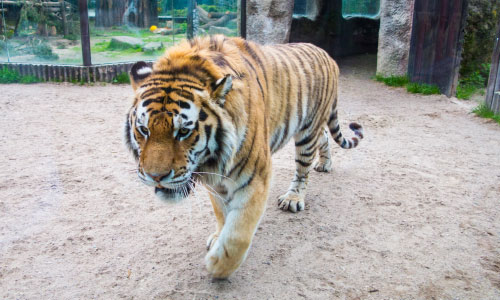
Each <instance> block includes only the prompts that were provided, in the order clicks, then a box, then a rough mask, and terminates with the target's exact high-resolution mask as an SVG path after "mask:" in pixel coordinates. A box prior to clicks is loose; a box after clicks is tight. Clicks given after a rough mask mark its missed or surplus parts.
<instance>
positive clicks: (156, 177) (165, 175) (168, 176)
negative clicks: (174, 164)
mask: <svg viewBox="0 0 500 300" xmlns="http://www.w3.org/2000/svg"><path fill="white" fill-rule="evenodd" d="M145 174H146V175H147V176H149V177H151V179H153V180H154V181H156V182H158V183H159V182H161V181H163V180H165V179H171V178H172V177H174V170H170V171H169V172H167V173H163V174H158V173H146V172H145Z"/></svg>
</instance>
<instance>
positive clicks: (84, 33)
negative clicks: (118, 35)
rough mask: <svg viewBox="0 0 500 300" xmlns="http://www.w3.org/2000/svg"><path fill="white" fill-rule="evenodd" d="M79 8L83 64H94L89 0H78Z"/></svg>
mask: <svg viewBox="0 0 500 300" xmlns="http://www.w3.org/2000/svg"><path fill="white" fill-rule="evenodd" d="M78 10H79V12H80V32H81V36H80V38H81V41H82V58H83V65H84V66H90V65H92V60H91V59H90V34H89V11H88V8H87V0H78Z"/></svg>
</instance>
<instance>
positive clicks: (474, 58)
mask: <svg viewBox="0 0 500 300" xmlns="http://www.w3.org/2000/svg"><path fill="white" fill-rule="evenodd" d="M499 10H500V1H492V0H469V5H468V17H467V24H466V27H465V36H464V45H463V51H462V61H461V63H460V76H461V77H468V76H469V75H471V73H473V72H475V71H476V70H478V69H480V66H481V65H482V64H484V63H489V62H490V61H491V53H492V51H493V45H494V43H495V32H496V25H497V22H498V13H499ZM482 75H483V77H485V78H486V79H487V78H488V73H486V74H482Z"/></svg>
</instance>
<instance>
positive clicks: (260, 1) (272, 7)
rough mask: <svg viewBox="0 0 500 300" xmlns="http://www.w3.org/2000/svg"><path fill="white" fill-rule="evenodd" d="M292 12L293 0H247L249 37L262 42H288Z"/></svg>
mask: <svg viewBox="0 0 500 300" xmlns="http://www.w3.org/2000/svg"><path fill="white" fill-rule="evenodd" d="M292 14H293V1H291V0H247V39H248V40H251V41H255V42H258V43H261V44H275V43H286V42H288V39H289V37H290V27H291V25H292Z"/></svg>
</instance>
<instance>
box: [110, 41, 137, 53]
mask: <svg viewBox="0 0 500 300" xmlns="http://www.w3.org/2000/svg"><path fill="white" fill-rule="evenodd" d="M106 49H107V50H111V51H114V50H128V49H136V50H139V51H135V52H141V46H139V45H133V46H132V47H130V46H129V45H125V44H122V43H117V42H115V41H113V40H111V41H110V42H109V43H108V47H107V48H106Z"/></svg>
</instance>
